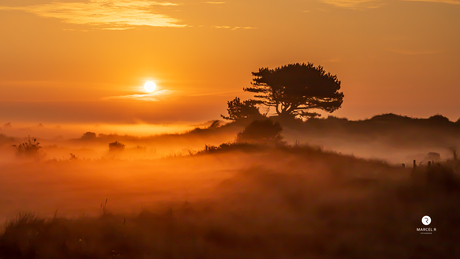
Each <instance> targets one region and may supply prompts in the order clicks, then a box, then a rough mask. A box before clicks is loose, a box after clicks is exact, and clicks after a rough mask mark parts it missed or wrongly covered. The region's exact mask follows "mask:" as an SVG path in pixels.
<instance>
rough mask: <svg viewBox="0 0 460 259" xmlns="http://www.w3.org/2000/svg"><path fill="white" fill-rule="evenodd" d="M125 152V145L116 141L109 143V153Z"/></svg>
mask: <svg viewBox="0 0 460 259" xmlns="http://www.w3.org/2000/svg"><path fill="white" fill-rule="evenodd" d="M123 150H125V144H123V143H120V142H118V141H115V142H112V143H109V151H110V152H120V151H123Z"/></svg>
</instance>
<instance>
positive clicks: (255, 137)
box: [236, 119, 283, 144]
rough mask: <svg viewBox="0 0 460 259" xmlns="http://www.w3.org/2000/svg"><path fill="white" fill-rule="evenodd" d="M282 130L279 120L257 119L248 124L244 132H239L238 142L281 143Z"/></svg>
mask: <svg viewBox="0 0 460 259" xmlns="http://www.w3.org/2000/svg"><path fill="white" fill-rule="evenodd" d="M282 130H283V128H282V127H281V125H280V124H279V123H278V122H273V121H271V120H270V119H266V120H255V121H253V122H251V123H250V124H249V125H248V126H246V128H245V129H244V131H243V132H241V133H238V136H237V138H236V142H237V143H244V142H248V143H259V144H268V143H271V144H281V143H283V142H282V140H283V137H282V136H281V131H282Z"/></svg>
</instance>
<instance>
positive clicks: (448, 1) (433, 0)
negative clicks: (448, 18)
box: [404, 0, 460, 5]
mask: <svg viewBox="0 0 460 259" xmlns="http://www.w3.org/2000/svg"><path fill="white" fill-rule="evenodd" d="M404 1H410V2H430V3H442V4H458V5H460V0H404Z"/></svg>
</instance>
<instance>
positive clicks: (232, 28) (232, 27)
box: [213, 26, 257, 31]
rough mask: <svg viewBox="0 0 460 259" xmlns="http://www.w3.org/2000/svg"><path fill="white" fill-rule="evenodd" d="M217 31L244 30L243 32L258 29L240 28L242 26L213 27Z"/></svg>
mask: <svg viewBox="0 0 460 259" xmlns="http://www.w3.org/2000/svg"><path fill="white" fill-rule="evenodd" d="M213 27H214V28H216V29H230V30H232V31H234V30H238V29H242V30H254V29H257V28H256V27H240V26H213Z"/></svg>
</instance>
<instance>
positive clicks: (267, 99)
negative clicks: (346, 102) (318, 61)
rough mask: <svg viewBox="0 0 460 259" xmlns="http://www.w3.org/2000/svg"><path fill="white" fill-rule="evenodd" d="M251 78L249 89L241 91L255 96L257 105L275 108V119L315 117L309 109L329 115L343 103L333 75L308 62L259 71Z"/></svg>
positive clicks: (338, 85) (338, 84)
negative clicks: (281, 117) (280, 117)
mask: <svg viewBox="0 0 460 259" xmlns="http://www.w3.org/2000/svg"><path fill="white" fill-rule="evenodd" d="M252 75H253V76H254V77H255V78H254V79H253V83H252V87H248V88H244V91H248V92H253V93H255V94H256V95H255V96H254V97H255V98H256V99H255V100H254V101H256V102H257V103H260V104H264V105H266V106H269V107H275V110H276V113H277V114H278V115H279V116H283V117H295V116H300V117H305V118H311V117H317V116H319V114H318V113H315V112H310V110H312V109H320V110H324V111H327V112H333V111H335V110H337V109H339V108H340V107H341V105H342V102H343V97H344V95H343V93H342V92H339V90H340V81H339V80H338V79H337V76H336V75H331V74H330V73H326V71H324V69H323V67H321V66H317V67H315V66H313V64H312V63H308V64H299V63H296V64H289V65H286V66H282V67H277V68H275V69H269V68H260V69H259V72H253V73H252Z"/></svg>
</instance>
